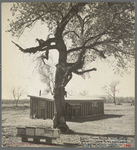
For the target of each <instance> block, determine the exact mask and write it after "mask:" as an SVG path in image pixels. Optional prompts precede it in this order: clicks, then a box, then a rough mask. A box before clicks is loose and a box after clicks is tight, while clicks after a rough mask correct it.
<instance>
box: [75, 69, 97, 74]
mask: <svg viewBox="0 0 137 150" xmlns="http://www.w3.org/2000/svg"><path fill="white" fill-rule="evenodd" d="M96 70H97V69H96V68H92V69H88V70H84V71H77V70H76V71H73V72H74V73H76V74H77V75H82V74H83V73H86V72H90V71H96Z"/></svg>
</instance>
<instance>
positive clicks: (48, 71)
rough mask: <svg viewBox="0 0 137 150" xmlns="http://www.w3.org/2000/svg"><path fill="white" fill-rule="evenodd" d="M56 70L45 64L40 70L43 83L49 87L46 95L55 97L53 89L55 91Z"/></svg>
mask: <svg viewBox="0 0 137 150" xmlns="http://www.w3.org/2000/svg"><path fill="white" fill-rule="evenodd" d="M54 72H55V71H54V68H53V67H52V66H50V65H47V64H45V65H44V66H43V67H40V68H39V73H40V75H41V81H42V82H43V83H45V84H46V85H47V88H46V90H45V91H44V93H46V94H48V93H51V94H52V95H53V89H54V85H55V82H54V78H55V73H54Z"/></svg>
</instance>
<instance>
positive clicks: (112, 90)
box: [103, 81, 120, 105]
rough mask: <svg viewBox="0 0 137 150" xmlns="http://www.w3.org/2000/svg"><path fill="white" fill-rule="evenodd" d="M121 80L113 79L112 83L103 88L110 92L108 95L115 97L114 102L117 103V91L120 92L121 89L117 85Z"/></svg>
mask: <svg viewBox="0 0 137 150" xmlns="http://www.w3.org/2000/svg"><path fill="white" fill-rule="evenodd" d="M119 83H120V82H119V81H113V82H112V83H111V84H110V85H108V86H107V85H105V86H104V87H103V89H104V90H105V92H106V93H107V94H108V96H110V97H112V98H113V101H114V104H115V105H116V93H117V92H119V89H117V85H118V84H119Z"/></svg>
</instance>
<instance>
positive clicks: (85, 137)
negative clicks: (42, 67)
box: [2, 103, 135, 148]
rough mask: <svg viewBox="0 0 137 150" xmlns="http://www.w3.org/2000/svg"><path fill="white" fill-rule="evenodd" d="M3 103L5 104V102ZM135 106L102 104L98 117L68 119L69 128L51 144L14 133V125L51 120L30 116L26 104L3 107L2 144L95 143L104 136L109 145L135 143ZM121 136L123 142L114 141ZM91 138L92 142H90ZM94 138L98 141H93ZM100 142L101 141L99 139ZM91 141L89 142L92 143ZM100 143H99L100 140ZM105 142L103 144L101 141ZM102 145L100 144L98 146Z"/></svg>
mask: <svg viewBox="0 0 137 150" xmlns="http://www.w3.org/2000/svg"><path fill="white" fill-rule="evenodd" d="M4 106H5V105H4ZM134 112H135V106H131V104H129V103H128V104H123V105H116V106H115V105H114V104H105V115H104V116H97V117H92V118H91V117H86V118H81V119H75V120H69V121H67V125H68V126H69V127H70V129H71V130H72V132H71V133H70V134H60V138H57V139H56V140H53V144H52V145H46V144H44V143H43V142H41V144H34V143H31V142H28V143H24V142H21V138H20V137H16V127H17V126H20V125H21V126H22V125H23V126H39V125H45V126H50V127H52V120H50V119H47V120H42V119H30V118H29V108H24V107H19V108H18V109H15V108H14V107H3V108H2V146H3V147H56V148H58V147H77V148H78V147H79V148H83V147H87V148H89V147H90V148H91V147H97V146H98V145H97V142H99V139H100V140H102V139H103V140H104V141H105V143H109V141H110V140H113V145H110V147H113V146H114V147H115V146H116V147H134V145H135V138H134V135H135V115H134ZM118 139H122V140H123V141H124V140H126V142H125V141H124V142H121V143H119V142H117V141H118ZM93 141H94V144H93ZM95 141H97V142H95ZM101 142H102V141H101ZM91 143H92V144H91ZM100 145H101V144H100ZM103 145H105V146H106V144H104V143H103ZM100 147H101V146H100Z"/></svg>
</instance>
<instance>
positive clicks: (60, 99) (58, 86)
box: [53, 38, 69, 133]
mask: <svg viewBox="0 0 137 150" xmlns="http://www.w3.org/2000/svg"><path fill="white" fill-rule="evenodd" d="M57 47H58V51H59V63H58V64H57V65H56V75H55V88H54V102H55V114H54V118H53V128H59V129H61V132H64V133H68V132H69V128H68V126H67V125H66V120H65V117H66V111H65V98H64V96H65V94H66V92H65V87H63V86H62V82H63V78H64V76H65V70H64V69H65V65H66V59H67V50H66V45H65V44H64V41H63V39H62V38H60V39H59V38H58V42H57Z"/></svg>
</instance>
